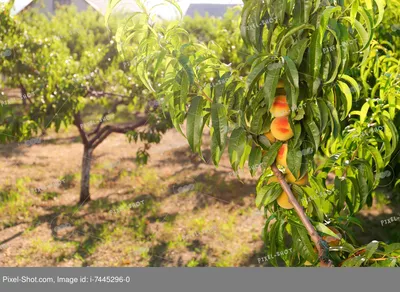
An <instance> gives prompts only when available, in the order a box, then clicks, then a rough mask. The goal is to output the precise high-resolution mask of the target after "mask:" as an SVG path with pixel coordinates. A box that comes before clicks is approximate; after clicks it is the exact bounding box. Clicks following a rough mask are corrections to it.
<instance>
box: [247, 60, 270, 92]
mask: <svg viewBox="0 0 400 292" xmlns="http://www.w3.org/2000/svg"><path fill="white" fill-rule="evenodd" d="M271 62H272V59H270V58H267V59H265V60H264V61H262V62H261V63H260V64H258V65H257V66H255V67H254V68H252V70H251V71H250V74H249V75H248V77H247V81H246V83H247V86H248V94H247V96H248V97H249V96H250V94H251V92H252V89H253V87H254V85H255V84H256V82H257V81H258V80H259V79H260V77H261V75H262V74H264V73H265V72H266V71H267V70H268V64H269V63H271Z"/></svg>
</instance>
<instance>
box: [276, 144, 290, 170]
mask: <svg viewBox="0 0 400 292" xmlns="http://www.w3.org/2000/svg"><path fill="white" fill-rule="evenodd" d="M287 153H288V145H287V144H286V143H285V144H283V145H282V146H281V148H279V151H278V156H277V157H276V163H277V164H279V165H282V166H284V167H285V168H287V163H286V158H287Z"/></svg>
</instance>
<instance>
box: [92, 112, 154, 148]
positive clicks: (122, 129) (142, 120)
mask: <svg viewBox="0 0 400 292" xmlns="http://www.w3.org/2000/svg"><path fill="white" fill-rule="evenodd" d="M147 121H148V117H147V116H142V117H139V119H138V120H137V121H136V122H133V123H126V124H120V125H107V126H105V127H103V128H102V129H101V130H100V131H99V132H98V133H97V134H96V136H95V137H93V139H92V140H90V141H89V143H92V144H93V148H96V147H97V146H99V145H100V144H101V143H102V142H103V141H104V140H105V139H106V138H107V137H108V136H109V135H110V134H111V133H120V134H126V133H127V132H129V131H133V130H135V129H137V128H139V127H142V126H144V125H146V123H147Z"/></svg>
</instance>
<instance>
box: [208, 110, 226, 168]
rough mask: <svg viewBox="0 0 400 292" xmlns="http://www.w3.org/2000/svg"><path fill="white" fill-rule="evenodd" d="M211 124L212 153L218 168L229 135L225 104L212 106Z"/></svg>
mask: <svg viewBox="0 0 400 292" xmlns="http://www.w3.org/2000/svg"><path fill="white" fill-rule="evenodd" d="M211 122H212V140H211V152H212V159H213V162H214V164H215V165H216V166H218V163H219V161H220V159H221V156H222V154H223V152H224V149H225V146H226V141H227V133H228V118H227V110H226V108H225V106H224V105H223V104H219V103H214V104H212V105H211Z"/></svg>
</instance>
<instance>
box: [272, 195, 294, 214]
mask: <svg viewBox="0 0 400 292" xmlns="http://www.w3.org/2000/svg"><path fill="white" fill-rule="evenodd" d="M276 201H277V202H278V205H279V206H280V207H282V208H283V209H287V210H290V209H293V205H292V203H290V202H289V196H288V195H287V193H286V192H285V191H284V192H282V194H281V195H280V196H279V197H278V199H277V200H276Z"/></svg>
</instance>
